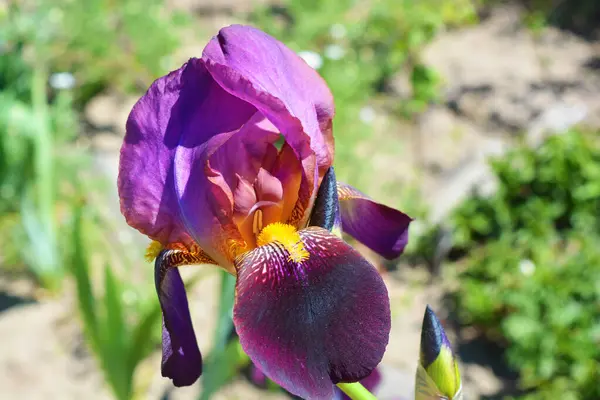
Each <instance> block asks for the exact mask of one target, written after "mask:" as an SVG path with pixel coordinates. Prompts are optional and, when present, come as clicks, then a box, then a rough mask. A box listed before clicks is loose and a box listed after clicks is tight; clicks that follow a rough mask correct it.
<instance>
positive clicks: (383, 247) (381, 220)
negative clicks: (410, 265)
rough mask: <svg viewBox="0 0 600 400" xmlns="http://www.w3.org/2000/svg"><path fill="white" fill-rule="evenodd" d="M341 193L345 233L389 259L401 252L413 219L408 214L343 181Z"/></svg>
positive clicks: (339, 186)
mask: <svg viewBox="0 0 600 400" xmlns="http://www.w3.org/2000/svg"><path fill="white" fill-rule="evenodd" d="M338 195H339V199H340V209H341V212H342V229H343V230H344V233H348V234H349V235H351V236H352V237H354V238H355V239H356V240H358V241H359V242H361V243H363V244H364V245H365V246H367V247H368V248H370V249H371V250H373V251H375V252H377V253H379V254H380V255H381V256H383V257H385V258H387V259H390V260H391V259H394V258H396V257H398V256H399V255H400V254H402V252H403V251H404V247H406V244H407V243H408V225H409V224H410V222H411V221H412V219H411V218H410V217H409V216H408V215H406V214H404V213H402V212H400V211H398V210H396V209H394V208H391V207H388V206H385V205H383V204H380V203H377V202H375V201H373V200H371V199H370V198H368V197H367V196H365V195H364V194H363V193H361V192H360V191H358V190H357V189H355V188H353V187H352V186H350V185H346V184H344V183H339V182H338Z"/></svg>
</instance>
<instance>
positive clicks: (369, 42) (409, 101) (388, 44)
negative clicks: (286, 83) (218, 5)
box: [251, 0, 479, 187]
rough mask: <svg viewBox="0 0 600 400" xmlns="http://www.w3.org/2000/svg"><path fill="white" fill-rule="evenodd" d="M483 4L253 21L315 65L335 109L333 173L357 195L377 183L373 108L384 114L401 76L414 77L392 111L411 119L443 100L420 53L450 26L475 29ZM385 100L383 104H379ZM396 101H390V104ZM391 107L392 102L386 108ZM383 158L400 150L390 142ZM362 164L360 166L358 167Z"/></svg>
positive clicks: (373, 2) (263, 15)
mask: <svg viewBox="0 0 600 400" xmlns="http://www.w3.org/2000/svg"><path fill="white" fill-rule="evenodd" d="M478 3H479V1H478V0H459V1H449V0H443V1H439V0H425V1H412V0H370V1H356V0H321V1H316V0H311V1H305V0H286V1H283V2H282V4H281V5H278V6H276V7H273V6H269V7H263V8H259V9H258V10H257V11H256V12H255V13H253V14H252V18H251V21H252V22H254V23H255V24H256V25H258V26H259V27H260V28H261V29H263V30H265V31H266V32H268V33H270V34H271V35H273V36H275V37H276V38H278V39H279V40H281V41H282V42H284V43H286V45H288V46H289V47H291V48H292V49H294V50H296V51H297V52H299V53H300V54H302V55H304V56H305V58H306V57H308V58H310V59H312V61H313V66H314V67H316V68H317V69H318V71H319V73H320V74H321V76H323V78H324V79H325V80H326V81H327V84H328V85H329V87H330V88H331V90H332V92H333V95H334V98H335V102H336V117H335V122H334V124H335V126H334V129H335V131H336V132H337V135H336V141H337V143H338V144H339V145H338V146H337V147H336V165H341V167H340V168H338V171H340V172H339V174H340V179H341V180H344V181H347V182H350V183H352V184H354V185H356V186H358V187H363V186H365V185H366V184H367V183H368V182H370V181H371V180H372V177H373V173H374V169H373V168H372V167H371V163H370V162H368V159H369V158H370V157H371V154H366V153H367V152H360V149H361V148H362V147H367V148H368V145H367V144H368V143H372V142H373V141H374V138H373V137H372V136H373V127H374V124H375V122H376V121H375V118H376V116H377V113H376V112H375V106H377V105H381V104H382V103H383V104H384V106H385V103H386V98H385V97H386V96H385V95H386V94H389V92H390V87H391V86H392V81H393V80H394V79H395V77H396V76H397V74H398V73H399V72H402V71H404V72H406V74H407V76H408V77H409V84H410V90H411V92H412V93H411V95H410V96H409V98H405V99H401V100H398V99H397V98H394V99H393V104H391V105H390V106H389V107H387V106H385V107H387V108H392V110H393V111H394V112H395V113H396V114H398V115H402V116H405V117H412V116H414V115H416V114H418V113H420V112H422V111H424V110H425V108H426V107H427V106H428V105H429V104H431V103H433V102H436V101H438V100H439V98H440V95H439V87H440V84H441V78H440V77H439V75H438V74H437V73H436V72H435V71H433V70H432V69H431V68H429V67H428V66H427V65H425V64H424V63H423V62H422V60H421V57H420V52H421V50H422V49H423V47H424V46H425V45H426V44H427V43H428V42H429V41H431V39H433V38H434V37H435V35H436V34H437V33H439V32H440V31H442V30H443V29H445V28H447V27H449V26H456V25H463V24H469V23H473V22H475V21H476V18H477V15H476V5H477V4H478ZM378 97H381V98H382V99H381V100H382V101H378V99H377V98H378ZM390 100H391V98H390ZM389 102H390V101H388V103H389ZM386 140H387V142H386V143H385V146H386V150H387V151H389V153H390V154H398V153H400V152H401V151H402V150H403V149H402V148H399V147H398V146H401V144H400V143H398V144H396V143H394V142H393V141H391V140H389V137H387V138H386ZM357 160H358V162H357Z"/></svg>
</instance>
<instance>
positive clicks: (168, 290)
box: [154, 250, 212, 386]
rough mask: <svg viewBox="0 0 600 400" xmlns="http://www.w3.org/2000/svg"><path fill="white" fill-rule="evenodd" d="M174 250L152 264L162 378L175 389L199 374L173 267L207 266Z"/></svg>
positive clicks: (184, 298)
mask: <svg viewBox="0 0 600 400" xmlns="http://www.w3.org/2000/svg"><path fill="white" fill-rule="evenodd" d="M210 261H212V260H210V259H209V258H207V257H206V258H202V257H194V256H193V255H190V254H189V253H184V252H181V251H177V250H163V251H162V252H161V253H160V254H159V256H158V257H157V258H156V260H155V263H154V279H155V284H156V291H157V293H158V298H159V301H160V307H161V309H162V313H163V328H162V329H163V330H162V346H163V351H162V368H161V372H162V376H164V377H168V378H171V379H172V380H173V384H174V385H175V386H189V385H191V384H193V383H194V382H195V381H196V380H197V379H198V377H199V376H200V374H201V373H202V356H201V355H200V350H199V349H198V343H197V341H196V335H195V333H194V327H193V326H192V320H191V317H190V310H189V306H188V301H187V296H186V293H185V287H184V285H183V280H182V279H181V275H180V274H179V270H178V269H177V268H176V266H177V265H181V264H184V263H186V264H187V263H195V262H210Z"/></svg>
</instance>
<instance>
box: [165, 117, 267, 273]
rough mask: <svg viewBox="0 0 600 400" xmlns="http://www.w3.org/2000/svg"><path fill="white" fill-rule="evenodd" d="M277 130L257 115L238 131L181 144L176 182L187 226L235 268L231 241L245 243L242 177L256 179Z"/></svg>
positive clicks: (222, 261)
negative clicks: (238, 208) (240, 223)
mask: <svg viewBox="0 0 600 400" xmlns="http://www.w3.org/2000/svg"><path fill="white" fill-rule="evenodd" d="M272 129H273V126H272V125H271V124H270V123H268V122H266V120H265V118H264V117H263V116H262V115H260V114H259V113H256V114H254V116H253V117H252V118H250V119H249V120H248V121H247V122H246V123H245V124H244V125H243V126H242V127H240V128H239V129H238V130H235V131H232V132H227V133H222V134H219V135H216V136H213V137H212V138H210V139H209V140H208V141H207V142H205V143H204V144H202V145H201V146H196V147H193V148H187V147H183V146H180V147H179V148H178V149H177V152H176V154H175V165H177V166H178V167H177V169H176V170H175V174H174V175H175V185H174V186H175V191H176V193H177V196H178V200H179V207H180V209H181V212H182V215H183V217H184V221H185V226H186V228H187V230H188V232H190V234H191V235H192V236H193V238H194V240H195V241H196V242H197V243H198V244H199V245H200V247H201V248H202V249H204V250H205V251H206V252H207V253H208V254H210V256H211V257H212V258H213V259H215V260H216V261H217V262H218V263H219V265H221V266H222V267H224V268H226V269H228V270H230V271H231V272H233V271H232V270H231V269H232V268H233V267H232V264H231V262H232V259H233V255H232V254H231V252H230V251H229V249H230V244H228V241H234V242H239V243H242V242H243V237H242V235H241V234H240V232H239V231H238V228H237V226H236V225H235V223H234V205H233V203H234V191H235V190H236V189H237V186H238V184H239V177H242V178H243V179H244V180H245V181H247V182H254V180H255V179H256V176H257V174H258V172H259V169H260V164H261V161H262V160H263V158H264V157H265V156H266V154H267V153H268V151H269V149H270V143H269V141H270V140H274V139H275V138H276V137H277V135H276V134H275V133H274V132H273V131H272ZM179 166H187V168H180V167H179ZM236 173H239V175H236Z"/></svg>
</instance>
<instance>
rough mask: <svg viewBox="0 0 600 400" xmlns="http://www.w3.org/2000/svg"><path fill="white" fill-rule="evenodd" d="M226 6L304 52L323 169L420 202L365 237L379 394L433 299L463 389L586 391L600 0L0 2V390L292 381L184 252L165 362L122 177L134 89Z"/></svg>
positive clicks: (401, 364)
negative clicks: (325, 101) (371, 272)
mask: <svg viewBox="0 0 600 400" xmlns="http://www.w3.org/2000/svg"><path fill="white" fill-rule="evenodd" d="M232 23H249V24H253V25H255V26H258V27H260V28H261V29H263V30H265V31H267V32H268V33H270V34H272V35H274V36H275V37H277V38H278V39H279V40H281V41H283V42H284V43H285V44H287V45H288V46H289V47H290V48H292V49H293V50H295V51H297V52H298V53H299V54H300V55H301V56H302V57H303V58H304V59H305V60H306V61H307V62H308V63H309V64H310V65H311V66H312V67H313V68H315V69H317V70H318V71H319V73H320V74H321V75H322V76H323V77H324V78H325V80H326V81H327V83H328V84H329V86H330V88H331V90H332V91H333V93H334V96H335V99H336V105H337V115H336V119H335V121H334V129H335V134H336V141H337V144H336V151H337V153H336V172H337V174H338V175H339V176H338V179H339V180H343V181H346V182H348V183H350V184H352V185H354V186H356V187H358V188H359V189H361V190H363V191H365V192H367V193H369V194H370V195H372V197H375V198H377V199H379V200H382V201H383V202H385V203H386V204H389V205H391V206H394V207H398V208H400V209H402V210H404V211H405V212H407V213H409V214H410V215H411V216H413V217H415V218H416V219H417V221H416V222H415V223H414V224H413V225H412V227H411V241H410V244H409V248H408V250H407V252H406V253H405V255H404V256H402V257H401V258H400V260H398V261H395V262H384V261H383V260H381V259H379V258H377V257H376V256H375V255H373V254H371V253H369V252H368V251H367V250H366V249H364V248H363V247H361V246H360V245H358V244H357V246H358V247H359V248H360V249H361V251H364V254H365V255H366V256H367V257H368V258H369V260H371V261H372V262H373V263H374V264H375V265H376V266H378V268H380V270H381V271H382V273H383V274H384V276H385V280H386V283H387V284H388V287H389V291H390V296H391V300H392V307H393V329H392V337H391V341H390V345H389V347H388V351H387V354H386V356H385V358H384V361H383V363H382V372H383V375H384V381H383V384H382V386H381V387H380V389H379V396H380V398H381V399H392V398H396V399H398V398H404V399H411V398H412V397H411V396H412V394H411V393H412V382H413V377H414V371H415V369H416V363H417V359H418V346H419V335H420V329H421V320H422V316H423V312H424V309H425V305H426V304H431V305H432V307H433V309H434V310H436V312H437V313H438V314H439V315H440V316H441V317H443V318H444V324H445V326H446V327H447V330H448V333H449V335H450V338H451V341H452V342H453V345H454V347H455V349H456V350H457V352H458V354H459V356H460V359H461V370H462V375H463V383H464V387H465V392H466V393H467V394H468V398H470V399H478V398H481V399H503V398H515V399H517V398H518V399H536V400H537V399H540V400H541V399H567V400H570V399H573V400H577V399H581V400H597V399H600V383H599V382H600V136H599V135H598V132H599V129H600V95H599V93H600V3H599V2H598V1H596V0H531V1H514V2H501V1H494V0H418V1H417V0H360V1H358V0H280V1H272V2H271V1H267V0H256V1H250V0H246V1H245V0H218V1H214V0H213V1H210V0H164V1H161V0H86V1H77V0H13V1H11V0H0V232H1V233H2V240H0V398H3V399H28V400H29V399H48V398H59V399H81V398H85V399H90V400H96V399H118V400H126V399H134V398H135V399H209V398H215V399H259V398H260V399H266V398H272V399H285V398H289V397H287V396H286V395H285V394H283V393H281V392H280V391H278V389H277V388H276V387H274V386H273V385H268V384H266V385H263V386H266V387H267V390H263V389H259V388H257V386H256V384H253V382H251V380H249V379H247V376H249V374H248V370H247V358H245V356H244V355H243V354H242V353H240V350H239V347H238V346H237V343H236V342H235V340H232V338H231V337H230V329H231V322H230V320H229V317H228V315H229V314H228V309H229V307H230V306H231V291H232V287H231V280H230V279H227V278H224V277H223V275H222V274H221V272H219V271H217V270H216V269H215V268H211V267H206V266H196V267H187V268H184V272H185V276H186V278H187V282H188V283H189V296H190V302H191V308H192V314H193V318H194V321H195V328H196V332H197V335H198V340H199V344H200V347H201V349H202V351H203V354H204V355H205V360H206V364H207V365H206V367H205V374H204V375H203V378H202V380H201V382H200V383H199V384H197V385H194V386H193V387H191V388H185V389H177V390H174V388H173V387H172V385H171V384H170V381H169V380H168V379H163V378H161V377H160V368H159V366H160V309H159V307H158V301H157V298H156V294H155V291H154V284H153V265H152V264H150V263H148V262H147V261H145V260H144V257H143V256H144V251H145V248H146V246H147V245H148V240H147V239H146V238H145V237H144V236H143V235H141V234H139V233H137V232H136V231H134V230H132V229H131V228H129V227H128V226H127V225H125V223H124V221H123V218H122V217H121V215H120V213H119V207H118V198H117V194H116V183H115V182H116V173H117V167H118V151H119V148H120V145H121V141H122V137H123V135H124V127H125V120H126V118H127V115H128V113H129V111H130V109H131V107H132V105H133V104H134V102H135V101H136V100H137V98H139V96H140V95H141V94H143V92H144V91H145V90H146V89H147V87H148V86H149V84H150V83H151V82H152V81H153V80H154V79H156V78H157V77H159V76H161V75H164V74H165V73H167V72H168V71H170V70H173V69H175V68H178V67H179V66H180V65H181V64H182V63H183V62H185V61H186V60H187V58H189V57H191V56H200V55H201V51H202V48H203V47H204V45H205V44H206V42H207V41H208V40H209V38H210V37H211V36H212V35H214V34H216V32H217V31H218V29H219V28H220V27H222V26H225V25H229V24H232ZM254 383H256V382H254Z"/></svg>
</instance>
